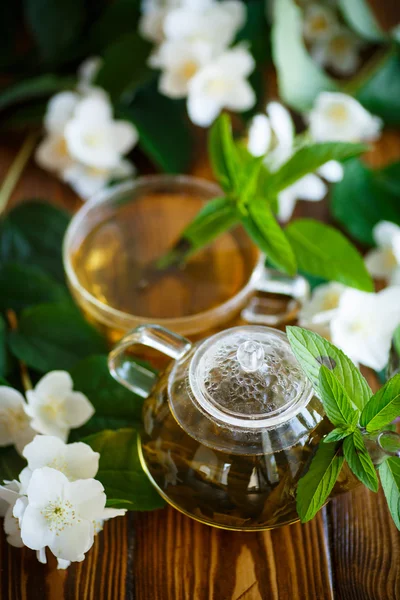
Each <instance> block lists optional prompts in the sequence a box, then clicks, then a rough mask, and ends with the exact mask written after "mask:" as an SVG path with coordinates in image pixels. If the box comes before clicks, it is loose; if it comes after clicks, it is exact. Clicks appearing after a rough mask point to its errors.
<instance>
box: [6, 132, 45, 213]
mask: <svg viewBox="0 0 400 600" xmlns="http://www.w3.org/2000/svg"><path fill="white" fill-rule="evenodd" d="M36 139H37V133H31V134H29V135H28V136H27V137H26V138H25V140H24V143H23V144H22V146H21V148H20V149H19V152H18V154H17V156H16V157H15V159H14V161H13V162H12V163H11V166H10V168H9V169H8V172H7V174H6V176H5V178H4V180H3V184H2V186H1V188H0V214H1V213H2V212H3V211H4V209H5V208H6V206H7V203H8V200H9V198H10V196H11V194H12V193H13V191H14V188H15V186H16V185H17V183H18V181H19V178H20V177H21V175H22V173H23V171H24V169H25V166H26V164H27V162H28V160H29V158H30V156H31V154H32V152H33V149H34V147H35V144H36Z"/></svg>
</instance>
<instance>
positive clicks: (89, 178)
mask: <svg viewBox="0 0 400 600" xmlns="http://www.w3.org/2000/svg"><path fill="white" fill-rule="evenodd" d="M112 173H113V169H102V170H101V169H94V168H92V167H87V166H85V165H81V164H79V163H75V164H74V165H73V166H71V167H70V168H68V169H66V170H65V171H64V172H63V174H62V178H63V180H64V181H65V182H66V183H68V184H69V185H70V186H71V187H72V188H73V189H74V190H75V192H76V193H77V194H78V195H79V196H80V197H81V198H82V199H83V200H88V199H89V198H91V197H92V196H94V194H97V192H99V191H101V190H102V189H104V188H105V187H106V185H107V183H108V182H109V181H110V179H111V178H112Z"/></svg>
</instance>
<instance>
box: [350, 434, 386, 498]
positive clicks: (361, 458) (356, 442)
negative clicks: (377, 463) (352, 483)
mask: <svg viewBox="0 0 400 600" xmlns="http://www.w3.org/2000/svg"><path fill="white" fill-rule="evenodd" d="M343 452H344V457H345V459H346V461H347V463H348V465H349V467H350V469H351V470H352V471H353V473H354V475H355V476H356V477H357V478H358V479H359V480H360V481H361V482H362V483H363V484H364V485H366V486H367V488H369V489H370V490H371V491H372V492H377V491H378V488H379V482H378V476H377V474H376V471H375V467H374V464H373V462H372V460H371V457H370V455H369V454H368V451H367V449H366V447H365V444H364V440H363V437H362V435H361V433H360V430H359V429H355V430H354V431H353V433H352V434H351V436H349V437H346V438H345V440H344V442H343Z"/></svg>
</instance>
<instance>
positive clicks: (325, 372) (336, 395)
mask: <svg viewBox="0 0 400 600" xmlns="http://www.w3.org/2000/svg"><path fill="white" fill-rule="evenodd" d="M319 389H320V390H321V392H322V398H321V400H322V402H323V405H324V408H325V412H326V414H327V416H328V419H329V420H330V421H331V423H333V424H334V425H335V426H336V427H344V428H345V427H346V425H352V423H353V420H354V414H355V410H354V408H353V405H352V399H351V398H350V397H349V395H348V394H347V392H346V390H345V389H344V387H343V385H342V384H341V383H340V381H339V380H338V379H337V378H336V376H335V375H334V373H333V372H332V371H331V370H330V369H328V368H327V367H326V366H325V365H323V364H322V365H321V368H320V372H319ZM356 404H360V403H359V402H356Z"/></svg>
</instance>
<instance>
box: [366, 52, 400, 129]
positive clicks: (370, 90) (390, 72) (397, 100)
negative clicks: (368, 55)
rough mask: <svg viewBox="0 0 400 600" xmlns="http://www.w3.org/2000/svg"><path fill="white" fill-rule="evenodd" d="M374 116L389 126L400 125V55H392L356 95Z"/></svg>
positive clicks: (397, 53)
mask: <svg viewBox="0 0 400 600" xmlns="http://www.w3.org/2000/svg"><path fill="white" fill-rule="evenodd" d="M356 98H357V100H359V101H360V102H361V104H362V105H363V106H365V108H366V109H367V110H369V111H370V112H371V113H372V114H373V115H377V116H378V117H381V118H382V119H383V120H384V121H385V123H386V124H387V125H400V53H399V52H396V53H392V54H390V55H389V56H388V57H387V59H386V60H385V62H384V64H383V65H381V66H380V67H379V68H377V69H374V71H373V74H372V76H371V77H370V78H369V79H368V80H367V81H366V83H364V85H362V87H360V88H359V90H358V92H357V94H356Z"/></svg>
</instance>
